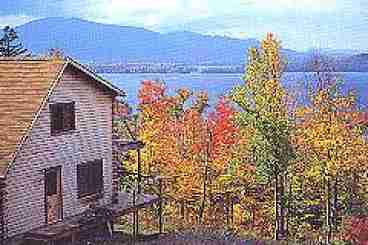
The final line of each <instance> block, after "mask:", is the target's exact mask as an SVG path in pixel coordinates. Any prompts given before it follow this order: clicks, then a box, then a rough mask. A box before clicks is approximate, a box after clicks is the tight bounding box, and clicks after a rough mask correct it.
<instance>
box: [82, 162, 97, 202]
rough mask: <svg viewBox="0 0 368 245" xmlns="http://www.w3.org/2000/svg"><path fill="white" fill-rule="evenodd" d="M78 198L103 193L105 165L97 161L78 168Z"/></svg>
mask: <svg viewBox="0 0 368 245" xmlns="http://www.w3.org/2000/svg"><path fill="white" fill-rule="evenodd" d="M77 182H78V197H79V198H81V197H85V196H89V195H93V194H99V193H102V190H103V164H102V160H95V161H91V162H87V163H83V164H79V165H78V166H77Z"/></svg>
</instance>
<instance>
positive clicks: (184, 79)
mask: <svg viewBox="0 0 368 245" xmlns="http://www.w3.org/2000/svg"><path fill="white" fill-rule="evenodd" d="M100 75H101V76H103V77H104V78H106V79H108V80H110V81H111V82H112V83H113V84H114V85H116V86H118V87H119V88H121V89H123V90H124V91H125V92H126V93H127V101H128V103H129V104H130V105H131V106H133V107H135V105H136V104H137V101H138V99H137V94H138V89H139V87H140V84H141V81H142V80H162V81H164V82H165V83H166V85H167V87H168V91H169V93H173V92H174V91H175V90H176V89H178V88H188V89H191V90H192V91H207V92H208V95H209V98H210V104H211V105H213V104H215V103H216V101H217V98H219V97H220V96H221V95H224V94H226V93H228V92H229V91H230V90H231V89H232V88H233V87H234V86H236V85H239V84H242V80H241V77H242V74H221V73H216V74H204V73H198V74H192V73H188V74H177V73H165V74H158V73H154V74H151V73H105V74H100ZM339 76H341V78H342V79H343V80H344V81H345V86H344V90H348V89H355V90H356V91H357V93H358V100H359V103H360V104H362V105H366V104H368V96H367V95H368V73H363V72H349V73H339ZM315 80H316V79H315V74H314V73H305V72H287V73H285V74H284V75H283V78H282V83H283V84H284V86H285V87H287V88H288V89H289V90H291V89H296V90H301V88H302V87H301V86H300V83H301V82H302V81H315Z"/></svg>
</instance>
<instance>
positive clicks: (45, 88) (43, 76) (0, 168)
mask: <svg viewBox="0 0 368 245" xmlns="http://www.w3.org/2000/svg"><path fill="white" fill-rule="evenodd" d="M68 66H73V67H74V68H76V69H78V70H79V71H81V72H83V73H85V74H86V75H87V76H89V77H90V78H91V79H92V80H94V81H96V82H97V83H100V84H102V85H103V86H104V87H106V88H107V89H109V90H110V91H111V92H112V93H113V94H114V95H116V96H125V94H124V92H123V91H122V90H120V89H119V88H117V87H115V86H114V85H112V84H111V83H110V82H108V81H106V80H104V79H103V78H101V77H100V76H98V75H97V74H95V73H93V72H92V71H90V70H89V69H88V68H86V67H84V66H83V65H81V64H79V63H78V62H76V61H74V60H72V59H70V58H66V59H57V58H38V59H35V58H21V59H20V58H0V178H1V177H2V178H4V177H5V175H6V172H7V169H8V166H9V165H10V164H11V163H12V162H13V161H14V159H15V155H16V152H17V150H19V149H20V147H21V145H22V144H23V142H24V140H25V139H26V137H27V134H28V132H29V131H30V130H31V128H32V126H33V124H34V122H35V121H36V119H37V117H38V114H39V112H40V111H41V109H42V108H43V106H44V105H45V103H46V101H47V99H48V97H49V95H50V94H51V93H52V91H53V89H54V88H55V87H56V85H57V83H58V81H59V80H60V78H61V76H62V74H63V72H64V70H65V69H66V67H68Z"/></svg>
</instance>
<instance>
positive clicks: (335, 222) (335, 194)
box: [332, 176, 338, 232]
mask: <svg viewBox="0 0 368 245" xmlns="http://www.w3.org/2000/svg"><path fill="white" fill-rule="evenodd" d="M337 185H338V177H337V176H336V178H335V183H334V189H333V212H332V217H333V218H332V221H333V230H334V232H337V215H338V214H337V200H338V199H337V198H338V196H337V189H338V186H337Z"/></svg>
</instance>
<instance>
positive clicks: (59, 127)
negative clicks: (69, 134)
mask: <svg viewBox="0 0 368 245" xmlns="http://www.w3.org/2000/svg"><path fill="white" fill-rule="evenodd" d="M50 115H51V135H55V134H58V133H61V132H66V131H70V130H74V129H75V106H74V102H70V103H56V104H50Z"/></svg>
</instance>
